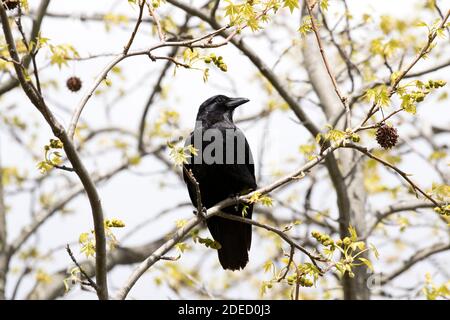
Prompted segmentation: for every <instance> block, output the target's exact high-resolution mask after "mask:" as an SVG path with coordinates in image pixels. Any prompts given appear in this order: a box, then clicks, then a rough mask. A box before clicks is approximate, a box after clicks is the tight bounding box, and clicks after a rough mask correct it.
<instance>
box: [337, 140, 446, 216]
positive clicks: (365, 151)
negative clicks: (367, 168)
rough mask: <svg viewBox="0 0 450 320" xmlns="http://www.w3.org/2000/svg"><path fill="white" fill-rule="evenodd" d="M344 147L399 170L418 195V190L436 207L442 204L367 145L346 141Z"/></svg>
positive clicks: (397, 170) (396, 170) (398, 170)
mask: <svg viewBox="0 0 450 320" xmlns="http://www.w3.org/2000/svg"><path fill="white" fill-rule="evenodd" d="M344 148H351V149H355V150H358V151H359V152H362V153H364V154H365V155H366V156H368V157H369V158H372V159H374V160H376V161H378V162H380V163H381V164H383V165H385V166H386V167H389V168H391V169H392V170H394V171H395V172H397V173H398V174H399V175H400V176H401V177H402V178H403V179H405V180H406V182H408V183H409V185H410V186H411V187H412V188H413V190H414V192H415V193H416V195H417V192H419V193H420V194H422V195H423V196H424V197H425V198H427V199H428V200H430V201H431V202H432V203H433V204H435V205H436V207H439V206H440V204H439V202H437V201H436V200H435V199H433V197H431V196H430V195H428V194H427V193H426V192H425V191H423V190H422V189H421V188H420V187H419V186H418V185H417V184H415V183H414V182H413V181H412V180H411V179H410V178H409V177H408V174H407V173H405V172H403V171H402V170H400V169H399V168H397V167H396V166H394V165H392V164H390V163H389V162H387V161H385V160H383V159H381V158H379V157H377V156H375V155H374V154H372V153H371V152H370V151H369V150H368V149H367V148H366V147H363V146H359V145H357V144H354V143H346V144H345V145H344Z"/></svg>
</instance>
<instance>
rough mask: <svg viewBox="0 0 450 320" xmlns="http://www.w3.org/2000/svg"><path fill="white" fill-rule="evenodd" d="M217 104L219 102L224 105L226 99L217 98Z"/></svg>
mask: <svg viewBox="0 0 450 320" xmlns="http://www.w3.org/2000/svg"><path fill="white" fill-rule="evenodd" d="M216 102H217V103H223V102H225V97H217V99H216Z"/></svg>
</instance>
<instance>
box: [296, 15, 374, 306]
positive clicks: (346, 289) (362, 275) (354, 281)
mask: <svg viewBox="0 0 450 320" xmlns="http://www.w3.org/2000/svg"><path fill="white" fill-rule="evenodd" d="M302 16H307V10H306V9H304V10H303V11H302ZM303 39H304V42H303V43H302V53H303V60H304V61H303V64H304V66H305V69H306V72H307V74H308V77H309V80H310V82H311V85H312V87H313V89H314V92H315V93H316V95H317V97H318V98H319V101H320V104H321V106H322V108H323V111H324V113H325V115H326V117H327V120H328V122H329V123H331V122H332V119H335V117H336V116H337V115H338V114H339V113H341V112H342V110H343V108H344V107H343V105H342V102H341V101H340V99H339V97H338V96H337V94H336V92H335V90H334V88H333V84H332V81H331V79H330V78H329V76H328V73H327V70H326V68H325V65H324V63H323V60H322V57H321V53H320V50H319V47H318V44H317V41H316V39H315V36H314V34H313V33H312V32H311V33H309V34H307V35H306V36H305V37H304V38H303ZM344 118H345V117H342V119H344ZM343 121H344V120H342V121H340V122H339V123H338V124H337V126H338V127H341V128H343V126H344V123H343ZM344 129H345V128H344ZM358 159H359V157H358V155H357V154H356V151H354V150H349V149H348V150H338V151H337V152H335V153H334V154H333V155H330V157H329V158H328V159H327V161H326V166H327V169H328V172H329V175H330V178H331V181H332V184H333V187H334V189H335V190H336V195H337V206H338V211H339V233H340V237H341V238H344V237H346V236H348V227H349V226H350V225H351V226H353V227H354V228H355V229H356V231H357V233H358V235H364V234H365V233H366V227H367V223H366V222H367V221H366V220H367V219H366V216H365V214H366V211H365V205H366V193H365V190H364V188H363V185H364V184H363V182H364V181H363V172H362V161H359V160H358ZM354 274H355V277H354V278H350V277H349V276H348V275H345V276H344V277H343V279H342V287H343V297H344V299H345V300H355V299H369V298H370V291H369V288H368V286H367V279H368V277H369V275H368V272H367V268H363V267H360V268H355V270H354Z"/></svg>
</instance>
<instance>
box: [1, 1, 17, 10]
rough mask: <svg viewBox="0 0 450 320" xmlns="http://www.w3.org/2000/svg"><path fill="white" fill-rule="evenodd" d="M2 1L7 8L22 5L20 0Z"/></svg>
mask: <svg viewBox="0 0 450 320" xmlns="http://www.w3.org/2000/svg"><path fill="white" fill-rule="evenodd" d="M2 3H3V6H4V7H5V8H6V9H7V10H13V9H15V8H17V7H18V6H19V5H20V1H19V0H2Z"/></svg>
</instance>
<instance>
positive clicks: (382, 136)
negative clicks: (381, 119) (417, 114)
mask: <svg viewBox="0 0 450 320" xmlns="http://www.w3.org/2000/svg"><path fill="white" fill-rule="evenodd" d="M376 138H377V142H378V144H379V145H380V146H381V147H383V148H384V149H390V148H392V147H393V146H395V145H396V144H397V141H398V133H397V129H396V128H394V127H391V126H388V125H387V124H384V123H383V124H382V125H381V126H379V127H378V129H377V134H376Z"/></svg>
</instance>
